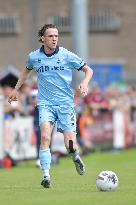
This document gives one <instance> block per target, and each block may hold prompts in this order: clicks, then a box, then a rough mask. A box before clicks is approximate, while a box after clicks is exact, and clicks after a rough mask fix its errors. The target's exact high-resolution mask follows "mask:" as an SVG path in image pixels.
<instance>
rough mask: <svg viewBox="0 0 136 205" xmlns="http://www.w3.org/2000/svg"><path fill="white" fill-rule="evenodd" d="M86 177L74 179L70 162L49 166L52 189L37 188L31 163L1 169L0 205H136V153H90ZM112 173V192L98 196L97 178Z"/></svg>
mask: <svg viewBox="0 0 136 205" xmlns="http://www.w3.org/2000/svg"><path fill="white" fill-rule="evenodd" d="M83 159H84V162H85V164H86V174H85V175H84V176H79V175H77V173H76V171H75V168H74V165H73V163H72V161H71V160H70V159H69V158H62V159H61V161H60V164H59V165H58V166H52V169H51V176H52V188H51V189H43V188H42V187H41V186H40V180H41V170H40V169H38V168H35V166H34V162H25V163H21V164H19V165H18V166H17V167H15V168H12V169H8V170H7V169H0V204H1V205H115V204H116V205H128V204H130V205H135V204H136V150H135V149H130V150H127V151H121V152H116V153H112V152H105V153H93V154H91V155H89V156H87V157H84V158H83ZM106 169H109V170H112V171H114V172H116V173H117V175H118V177H119V183H120V184H119V187H118V189H117V190H116V191H115V192H100V191H98V190H97V188H96V185H95V179H96V176H97V174H98V173H99V172H100V171H102V170H106Z"/></svg>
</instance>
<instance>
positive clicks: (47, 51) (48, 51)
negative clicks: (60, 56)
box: [44, 46, 56, 54]
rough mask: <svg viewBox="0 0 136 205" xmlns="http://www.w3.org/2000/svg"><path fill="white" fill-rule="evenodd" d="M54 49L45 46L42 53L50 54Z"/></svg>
mask: <svg viewBox="0 0 136 205" xmlns="http://www.w3.org/2000/svg"><path fill="white" fill-rule="evenodd" d="M55 49H56V48H49V47H47V46H44V52H45V53H46V54H52V53H54V51H55Z"/></svg>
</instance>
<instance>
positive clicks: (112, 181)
mask: <svg viewBox="0 0 136 205" xmlns="http://www.w3.org/2000/svg"><path fill="white" fill-rule="evenodd" d="M118 185H119V180H118V177H117V175H116V174H115V173H114V172H113V171H109V170H106V171H102V172H100V173H99V174H98V176H97V178H96V186H97V188H98V189H99V190H100V191H114V190H115V189H116V188H117V187H118Z"/></svg>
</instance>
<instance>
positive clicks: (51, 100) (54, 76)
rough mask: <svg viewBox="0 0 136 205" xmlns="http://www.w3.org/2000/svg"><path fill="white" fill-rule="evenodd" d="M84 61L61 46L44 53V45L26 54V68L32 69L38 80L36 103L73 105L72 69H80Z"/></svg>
mask: <svg viewBox="0 0 136 205" xmlns="http://www.w3.org/2000/svg"><path fill="white" fill-rule="evenodd" d="M84 65H85V62H84V61H83V60H82V59H81V58H79V57H78V56H77V55H75V54H74V53H72V52H70V51H68V50H67V49H65V48H63V47H57V48H56V50H55V51H54V53H52V54H45V53H44V47H43V46H42V47H41V48H40V49H38V50H36V51H34V52H31V53H30V54H29V55H28V59H27V62H26V68H27V69H29V70H31V69H34V70H35V72H36V74H37V82H38V105H43V104H45V105H55V106H56V105H73V98H74V97H73V93H72V90H71V86H70V85H71V81H72V70H73V69H77V70H81V69H82V68H83V67H84Z"/></svg>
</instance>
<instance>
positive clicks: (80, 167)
mask: <svg viewBox="0 0 136 205" xmlns="http://www.w3.org/2000/svg"><path fill="white" fill-rule="evenodd" d="M58 130H59V131H61V132H63V134H64V143H65V146H66V148H67V150H68V152H69V154H70V156H71V157H72V160H73V162H74V164H75V166H76V170H77V172H78V173H79V174H80V175H83V174H84V172H85V166H84V164H83V161H82V160H81V158H80V156H79V152H78V146H77V141H76V113H75V109H74V107H69V106H67V107H66V106H61V107H60V109H59V110H58Z"/></svg>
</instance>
